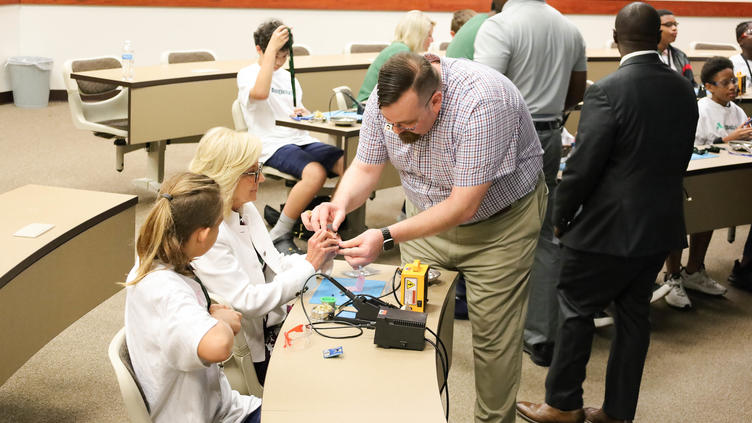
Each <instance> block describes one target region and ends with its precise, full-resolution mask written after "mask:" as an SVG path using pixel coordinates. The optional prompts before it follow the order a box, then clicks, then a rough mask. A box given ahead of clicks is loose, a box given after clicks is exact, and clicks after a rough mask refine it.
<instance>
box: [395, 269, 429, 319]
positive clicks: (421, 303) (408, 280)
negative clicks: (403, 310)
mask: <svg viewBox="0 0 752 423" xmlns="http://www.w3.org/2000/svg"><path fill="white" fill-rule="evenodd" d="M429 268H430V266H429V265H427V264H421V262H420V260H415V261H414V262H412V263H409V264H406V265H405V267H404V268H403V269H402V281H401V282H402V283H401V284H400V297H401V298H400V301H401V302H402V304H404V305H406V306H409V307H410V310H412V311H420V312H422V311H424V310H425V307H426V302H428V270H429Z"/></svg>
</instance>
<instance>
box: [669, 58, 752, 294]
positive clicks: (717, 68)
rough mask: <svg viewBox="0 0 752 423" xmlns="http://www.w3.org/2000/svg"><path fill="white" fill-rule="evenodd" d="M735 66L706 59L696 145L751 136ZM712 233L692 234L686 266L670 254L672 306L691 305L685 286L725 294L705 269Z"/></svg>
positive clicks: (722, 288) (723, 59)
mask: <svg viewBox="0 0 752 423" xmlns="http://www.w3.org/2000/svg"><path fill="white" fill-rule="evenodd" d="M733 69H734V65H733V64H732V63H731V61H730V60H729V59H726V58H725V57H713V58H711V59H710V60H708V61H707V62H705V65H704V66H703V68H702V73H701V75H700V77H701V79H702V82H703V84H705V89H706V90H707V92H709V93H710V94H711V96H710V97H704V98H701V99H700V100H699V101H698V102H697V108H698V111H699V116H700V117H699V120H698V121H697V132H696V134H695V145H708V144H712V143H720V142H728V141H732V140H748V139H750V138H752V128H750V127H749V126H748V125H745V124H744V123H745V122H746V120H747V116H746V115H745V114H744V111H743V110H742V109H741V108H740V107H739V106H737V105H736V104H734V102H733V100H734V99H735V98H736V90H737V86H736V78H735V77H734V70H733ZM712 236H713V231H708V232H699V233H694V234H691V235H690V236H689V259H688V261H687V267H686V268H683V269H682V268H681V251H680V250H679V251H672V252H671V253H669V256H668V258H667V259H666V270H667V272H666V273H667V276H668V279H667V283H668V284H669V285H670V286H671V291H669V293H668V294H667V295H666V297H665V299H666V302H667V303H668V304H669V305H670V306H673V307H677V308H690V307H692V302H691V301H690V300H689V297H687V293H686V292H685V291H684V288H688V289H693V290H696V291H700V292H704V293H706V294H710V295H723V294H725V293H726V288H725V287H724V286H723V285H721V284H719V283H718V282H716V281H714V280H713V279H712V278H710V277H709V276H708V274H707V273H706V272H705V264H704V262H705V254H706V253H707V251H708V245H709V244H710V239H711V237H712Z"/></svg>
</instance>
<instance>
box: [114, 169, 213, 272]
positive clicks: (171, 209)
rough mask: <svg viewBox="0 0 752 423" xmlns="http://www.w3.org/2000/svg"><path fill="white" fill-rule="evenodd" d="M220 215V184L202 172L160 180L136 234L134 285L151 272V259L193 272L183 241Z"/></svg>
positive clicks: (180, 270)
mask: <svg viewBox="0 0 752 423" xmlns="http://www.w3.org/2000/svg"><path fill="white" fill-rule="evenodd" d="M221 217H222V197H221V196H220V190H219V185H217V183H216V182H214V181H213V180H212V179H211V178H209V177H207V176H205V175H197V174H195V173H188V172H184V173H179V174H177V175H175V176H173V177H172V178H170V179H169V180H167V181H166V182H164V183H162V188H161V189H160V190H159V197H157V201H156V202H155V203H154V206H153V207H152V209H151V211H150V212H149V215H148V216H146V220H145V221H144V224H143V225H141V230H140V231H139V234H138V241H137V242H136V253H137V254H138V269H137V270H136V277H135V279H133V280H132V281H130V282H128V283H127V285H135V284H137V283H138V282H140V281H141V280H142V279H143V278H144V277H145V276H146V275H148V274H149V273H150V272H152V271H153V270H154V269H153V266H154V260H155V259H158V260H159V261H161V262H162V263H164V264H166V265H171V266H172V267H173V268H174V270H175V271H176V272H177V273H180V274H183V275H192V274H193V273H192V271H191V269H190V266H189V265H190V261H191V257H188V256H187V255H186V254H185V252H184V251H183V248H182V247H183V244H184V243H185V242H186V241H187V240H188V239H189V238H190V237H191V235H192V234H193V232H194V231H196V229H200V228H210V227H212V226H214V225H215V224H217V222H218V221H219V220H220V218H221Z"/></svg>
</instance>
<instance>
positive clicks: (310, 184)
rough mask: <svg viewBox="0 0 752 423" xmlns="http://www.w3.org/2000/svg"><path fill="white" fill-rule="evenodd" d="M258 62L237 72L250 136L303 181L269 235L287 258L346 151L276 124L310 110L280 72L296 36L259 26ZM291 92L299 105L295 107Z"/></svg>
mask: <svg viewBox="0 0 752 423" xmlns="http://www.w3.org/2000/svg"><path fill="white" fill-rule="evenodd" d="M253 39H254V42H255V44H256V52H257V53H258V56H259V58H258V62H257V63H254V64H252V65H250V66H248V67H246V68H243V69H241V70H240V72H238V101H239V102H240V104H241V105H242V106H243V116H244V117H245V122H246V124H247V125H248V132H250V133H252V134H254V135H256V136H257V137H259V138H260V139H261V141H262V142H263V144H264V148H263V151H262V153H261V162H262V163H263V164H264V165H265V166H270V167H273V168H275V169H277V170H279V171H281V172H284V173H288V174H290V175H293V176H295V177H296V178H299V179H300V181H299V182H298V183H297V184H295V186H294V187H293V188H292V190H290V195H289V196H288V198H287V202H286V203H285V206H284V208H283V209H282V212H281V213H280V215H279V220H278V221H277V223H276V224H275V225H274V227H273V228H272V230H271V231H270V235H271V237H272V240H273V241H274V245H275V247H276V248H277V250H279V251H280V252H282V253H284V254H293V253H300V252H301V251H300V250H299V249H298V248H297V247H296V246H295V243H293V236H292V228H293V225H294V223H295V220H296V219H298V217H300V213H302V212H303V210H305V208H306V207H307V206H308V204H310V202H311V200H313V198H314V197H315V196H316V193H318V192H319V190H320V189H321V187H322V186H323V185H324V182H326V178H327V176H335V175H342V172H343V169H344V161H343V158H342V156H343V151H342V150H341V149H339V148H336V147H334V146H331V145H329V144H325V143H321V142H318V141H317V140H316V139H315V138H313V137H311V136H310V135H309V134H308V131H302V130H300V129H294V128H286V127H282V126H277V125H276V124H275V121H276V120H284V119H290V116H295V115H296V114H301V115H306V114H309V112H308V111H307V110H306V109H305V107H303V103H302V97H303V90H302V88H301V87H300V83H299V82H298V80H297V79H296V80H295V89H294V90H293V86H292V82H291V77H290V72H288V71H287V70H285V69H282V66H284V64H285V63H286V62H287V59H288V57H289V48H290V46H291V45H292V35H291V34H290V32H289V30H288V27H286V26H284V25H283V24H282V22H280V21H278V20H270V21H267V22H264V23H263V24H261V25H260V26H259V27H258V29H256V31H255V32H254V33H253ZM293 92H294V93H295V96H296V97H295V98H296V101H297V107H294V106H293V97H292V96H293Z"/></svg>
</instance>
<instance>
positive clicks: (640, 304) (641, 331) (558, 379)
mask: <svg viewBox="0 0 752 423" xmlns="http://www.w3.org/2000/svg"><path fill="white" fill-rule="evenodd" d="M561 253H562V254H561V263H562V266H561V274H560V279H559V284H558V296H559V308H560V313H561V314H560V316H559V332H558V334H557V337H556V347H555V350H554V358H553V362H552V363H551V368H550V369H549V371H548V376H547V377H546V402H547V403H548V404H549V405H552V406H554V407H556V408H558V409H561V410H575V409H578V408H582V382H583V381H584V380H585V368H586V366H587V362H588V360H589V359H590V350H591V348H592V343H593V332H594V331H595V326H594V325H593V317H594V315H595V313H597V312H599V311H602V310H603V309H605V308H606V307H607V306H608V305H609V304H611V302H613V303H614V307H613V312H614V326H615V328H616V333H615V335H614V338H613V340H612V341H611V353H610V355H609V357H608V368H607V370H606V395H605V399H604V401H603V410H604V411H605V412H606V413H607V414H608V415H609V416H611V417H613V418H615V419H624V420H632V419H633V418H634V414H635V410H636V409H637V398H638V396H639V392H640V380H641V379H642V370H643V366H644V364H645V356H646V355H647V352H648V345H649V344H650V321H649V319H648V318H649V314H650V297H651V295H652V286H653V283H655V278H656V276H658V272H659V271H660V270H661V267H662V265H663V260H664V259H665V258H666V254H667V253H661V254H656V255H651V256H648V257H616V256H610V255H605V254H595V253H588V252H583V251H577V250H573V249H571V248H566V247H563V248H562V251H561Z"/></svg>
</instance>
